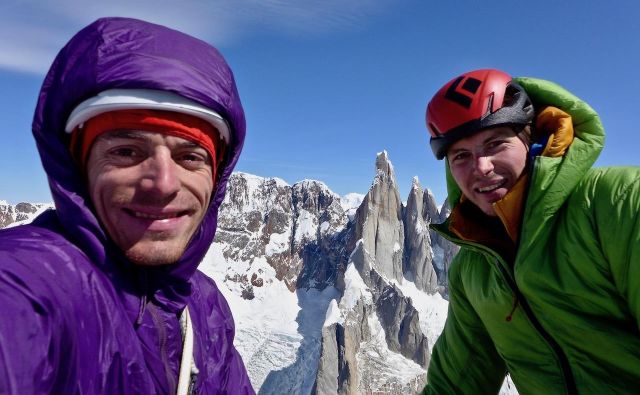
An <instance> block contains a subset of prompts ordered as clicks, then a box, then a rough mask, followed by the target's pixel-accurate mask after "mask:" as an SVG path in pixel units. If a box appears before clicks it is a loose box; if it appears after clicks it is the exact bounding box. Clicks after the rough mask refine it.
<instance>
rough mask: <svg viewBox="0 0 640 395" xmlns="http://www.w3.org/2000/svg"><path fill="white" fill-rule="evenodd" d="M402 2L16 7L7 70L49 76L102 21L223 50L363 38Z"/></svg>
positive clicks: (0, 48) (4, 35)
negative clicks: (300, 39) (294, 39)
mask: <svg viewBox="0 0 640 395" xmlns="http://www.w3.org/2000/svg"><path fill="white" fill-rule="evenodd" d="M394 1H397V0H378V1H376V0H360V1H357V2H356V1H352V2H345V1H341V0H298V1H296V0H210V1H206V0H183V1H180V2H176V1H168V0H156V1H147V0H144V1H135V0H133V1H132V0H111V1H108V2H99V3H98V2H95V3H91V2H87V1H78V0H63V1H56V2H48V3H45V2H40V1H37V0H32V1H13V2H5V3H3V4H2V5H0V69H9V70H14V71H21V72H28V73H38V74H44V73H45V72H46V70H47V69H48V67H49V65H50V63H51V61H52V60H53V58H54V57H55V55H56V53H57V51H58V50H59V49H60V48H61V47H62V46H63V45H64V44H65V43H66V41H67V40H68V39H69V38H70V37H71V36H72V35H73V34H74V33H75V32H77V31H78V30H79V29H81V28H82V27H83V26H85V25H87V24H89V23H90V22H92V21H94V20H95V19H97V18H100V17H103V16H126V17H133V18H139V19H144V20H148V21H150V22H154V23H159V24H162V25H166V26H169V27H171V28H174V29H177V30H181V31H183V32H185V33H188V34H191V35H194V36H196V37H199V38H201V39H204V40H206V41H208V42H211V43H214V44H215V45H216V46H223V45H231V44H233V43H234V42H236V41H238V40H241V39H243V38H244V37H246V36H250V35H252V34H256V33H259V32H260V31H264V30H270V31H274V32H277V33H280V34H285V35H300V34H302V35H311V36H318V35H325V34H332V33H336V32H341V31H349V30H359V29H362V28H363V27H364V26H366V25H367V24H368V23H369V21H370V20H371V18H372V17H374V16H376V15H379V14H381V13H382V12H384V11H385V10H386V9H388V8H389V6H390V5H391V4H392V3H393V2H394Z"/></svg>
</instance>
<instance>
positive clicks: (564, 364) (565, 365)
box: [436, 229, 578, 395]
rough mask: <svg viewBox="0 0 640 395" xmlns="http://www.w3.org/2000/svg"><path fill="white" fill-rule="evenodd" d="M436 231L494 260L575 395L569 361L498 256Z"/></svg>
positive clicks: (480, 246) (569, 389) (576, 390)
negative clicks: (552, 354)
mask: <svg viewBox="0 0 640 395" xmlns="http://www.w3.org/2000/svg"><path fill="white" fill-rule="evenodd" d="M436 231H437V232H438V233H440V235H442V236H443V237H444V238H445V239H447V240H449V241H451V242H452V243H455V244H458V245H466V246H467V247H470V248H473V249H475V250H479V251H484V252H487V253H489V254H491V256H493V257H494V258H495V259H496V261H495V263H496V266H497V267H498V270H499V272H500V275H501V276H502V277H503V279H504V281H505V282H506V283H507V284H508V285H509V288H511V291H512V292H513V293H514V294H515V295H516V298H518V300H519V301H520V304H521V305H522V309H523V310H524V312H525V315H526V316H527V318H528V319H529V322H531V324H532V325H533V327H534V328H535V329H536V331H538V333H539V334H540V335H541V336H542V338H543V339H544V340H545V341H546V342H547V344H548V345H549V347H550V348H551V350H552V351H553V353H554V354H555V356H556V358H557V360H558V362H559V363H560V368H561V369H562V375H563V377H564V381H565V385H566V390H567V393H568V394H569V395H577V394H578V389H577V387H576V382H575V379H574V377H573V372H572V371H571V366H570V365H569V359H568V358H567V356H566V354H565V353H564V351H563V350H562V348H561V347H560V345H559V344H558V342H556V341H555V340H554V339H553V337H551V335H550V334H549V332H547V331H546V329H544V328H543V327H542V324H540V321H538V319H537V318H536V316H535V315H534V314H533V310H531V306H529V303H528V302H527V300H526V299H525V297H524V295H523V294H522V293H521V292H520V289H519V288H518V285H517V284H516V282H515V280H514V279H513V276H511V274H510V273H509V272H508V271H507V269H506V268H505V267H504V264H503V263H502V262H501V258H500V257H499V256H498V254H496V253H495V252H494V251H493V250H491V249H490V248H488V247H485V246H483V245H480V244H475V243H471V242H468V241H464V240H460V239H455V238H452V237H451V236H449V235H448V234H446V233H445V232H443V231H440V230H438V229H436Z"/></svg>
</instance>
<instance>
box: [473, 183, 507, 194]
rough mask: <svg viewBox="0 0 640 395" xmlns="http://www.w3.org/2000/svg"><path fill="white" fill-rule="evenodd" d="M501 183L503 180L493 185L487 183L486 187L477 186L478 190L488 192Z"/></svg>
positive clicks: (498, 186)
mask: <svg viewBox="0 0 640 395" xmlns="http://www.w3.org/2000/svg"><path fill="white" fill-rule="evenodd" d="M503 183H504V182H499V183H497V184H493V185H489V186H486V187H482V188H478V192H490V191H493V190H495V189H498V188H500V187H501V186H502V184H503Z"/></svg>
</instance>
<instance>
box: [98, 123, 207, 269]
mask: <svg viewBox="0 0 640 395" xmlns="http://www.w3.org/2000/svg"><path fill="white" fill-rule="evenodd" d="M87 175H88V185H89V194H90V196H91V200H92V202H93V205H94V207H95V211H96V214H97V216H98V219H99V220H100V222H101V224H102V226H103V228H104V229H105V231H106V232H107V234H108V235H109V236H110V237H111V239H112V240H113V241H114V242H115V243H116V245H118V247H120V249H121V250H122V251H123V252H124V253H125V255H126V256H127V257H128V258H129V259H130V260H131V261H132V262H134V263H136V264H139V265H165V264H170V263H174V262H176V261H177V260H178V259H179V258H180V257H181V256H182V254H183V253H184V251H185V249H186V247H187V244H188V243H189V240H190V239H191V237H192V236H193V234H194V233H195V231H196V230H197V229H198V226H199V225H200V222H201V221H202V219H203V217H204V215H205V213H206V211H207V208H208V206H209V200H210V199H211V194H212V193H213V178H212V168H211V158H210V157H209V154H208V153H207V151H206V150H205V149H203V148H202V147H200V146H199V145H197V144H196V143H194V142H191V141H189V140H185V139H182V138H179V137H175V136H169V135H164V134H160V133H151V132H138V131H113V132H107V133H105V134H103V135H101V136H99V137H98V138H97V139H96V141H95V142H94V143H93V146H92V148H91V151H90V153H89V158H88V161H87Z"/></svg>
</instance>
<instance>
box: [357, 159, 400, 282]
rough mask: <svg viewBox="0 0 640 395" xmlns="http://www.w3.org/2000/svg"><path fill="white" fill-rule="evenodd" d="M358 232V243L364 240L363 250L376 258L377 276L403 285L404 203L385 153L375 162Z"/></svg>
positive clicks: (361, 210) (361, 208)
mask: <svg viewBox="0 0 640 395" xmlns="http://www.w3.org/2000/svg"><path fill="white" fill-rule="evenodd" d="M355 232H356V233H355V239H356V240H358V239H362V242H363V248H364V249H365V250H366V251H367V252H368V253H369V254H370V255H371V256H372V257H373V260H374V262H375V268H376V270H377V271H378V273H380V274H381V275H383V276H385V277H386V278H388V279H395V280H398V281H399V282H402V277H403V276H402V274H403V273H402V248H403V245H404V226H403V224H402V201H401V200H400V194H399V192H398V186H397V183H396V175H395V172H394V171H393V165H392V164H391V162H390V161H389V157H388V155H387V152H386V151H383V152H380V153H378V156H377V158H376V176H375V178H374V181H373V185H372V186H371V189H369V192H368V193H367V195H366V196H365V198H364V200H363V202H362V204H361V205H360V208H358V211H357V212H356V228H355ZM361 274H362V273H361ZM362 275H366V274H362Z"/></svg>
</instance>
